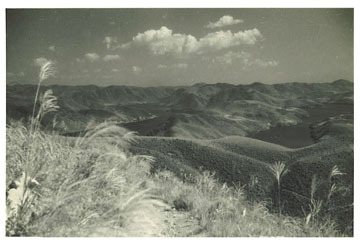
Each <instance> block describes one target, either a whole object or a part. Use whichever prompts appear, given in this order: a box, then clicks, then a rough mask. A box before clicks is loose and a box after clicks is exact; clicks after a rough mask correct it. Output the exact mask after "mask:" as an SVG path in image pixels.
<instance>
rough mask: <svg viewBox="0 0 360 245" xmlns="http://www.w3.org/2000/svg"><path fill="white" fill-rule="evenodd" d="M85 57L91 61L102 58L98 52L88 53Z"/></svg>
mask: <svg viewBox="0 0 360 245" xmlns="http://www.w3.org/2000/svg"><path fill="white" fill-rule="evenodd" d="M84 57H85V59H86V60H88V61H90V62H95V61H97V60H99V59H100V56H99V55H98V54H97V53H87V54H85V56H84Z"/></svg>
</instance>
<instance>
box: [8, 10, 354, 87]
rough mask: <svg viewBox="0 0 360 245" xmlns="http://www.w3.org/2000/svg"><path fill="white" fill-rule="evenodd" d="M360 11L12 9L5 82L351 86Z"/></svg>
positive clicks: (10, 11)
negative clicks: (42, 74)
mask: <svg viewBox="0 0 360 245" xmlns="http://www.w3.org/2000/svg"><path fill="white" fill-rule="evenodd" d="M353 46H354V41H353V9H312V8H308V9H259V8H258V9H256V8H254V9H241V8H231V9H204V8H203V9H190V8H189V9H40V10H39V9H37V10H36V9H24V10H21V9H7V11H6V73H7V74H6V78H7V84H14V83H26V84H32V83H37V74H38V72H39V69H40V67H41V66H42V65H43V64H44V63H45V62H47V61H49V60H52V61H54V62H56V68H57V71H58V72H57V76H56V77H55V78H50V79H48V80H47V81H45V83H46V84H59V85H90V84H94V85H98V86H109V85H132V86H145V87H150V86H179V85H192V84H195V83H232V84H249V83H253V82H262V83H266V84H273V83H284V82H332V81H334V80H337V79H346V80H350V81H353V69H354V65H353V58H354V54H353V53H354V48H353Z"/></svg>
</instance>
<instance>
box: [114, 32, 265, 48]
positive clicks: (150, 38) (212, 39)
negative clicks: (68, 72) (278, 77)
mask: <svg viewBox="0 0 360 245" xmlns="http://www.w3.org/2000/svg"><path fill="white" fill-rule="evenodd" d="M261 37H262V35H261V33H260V31H259V30H258V29H256V28H254V29H251V30H245V31H239V32H236V33H232V32H231V31H218V32H211V33H208V34H207V35H206V36H204V37H202V38H199V39H197V38H195V37H194V36H192V35H186V34H180V33H173V31H172V30H171V29H168V28H167V27H165V26H163V27H161V28H160V29H159V30H148V31H145V32H143V33H139V34H137V35H136V36H135V37H134V38H133V40H132V41H131V42H129V43H126V44H123V45H121V47H122V48H129V47H131V46H144V47H147V48H148V49H149V50H150V52H151V53H152V54H153V55H165V54H172V55H186V54H193V53H197V54H201V53H204V52H206V51H211V50H221V49H226V48H229V47H233V46H241V45H254V44H255V43H256V42H257V41H258V40H259V39H261Z"/></svg>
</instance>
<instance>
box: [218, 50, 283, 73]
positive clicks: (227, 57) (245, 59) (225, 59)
mask: <svg viewBox="0 0 360 245" xmlns="http://www.w3.org/2000/svg"><path fill="white" fill-rule="evenodd" d="M216 60H217V61H218V62H220V63H222V64H226V65H230V64H232V63H233V62H235V61H236V62H237V63H240V64H241V65H242V67H243V68H244V69H249V68H252V67H255V68H267V67H275V66H278V65H279V62H278V61H276V60H263V59H260V58H254V57H253V56H252V55H251V54H250V53H248V52H244V51H241V52H233V51H229V52H227V53H225V54H224V55H221V56H218V57H216Z"/></svg>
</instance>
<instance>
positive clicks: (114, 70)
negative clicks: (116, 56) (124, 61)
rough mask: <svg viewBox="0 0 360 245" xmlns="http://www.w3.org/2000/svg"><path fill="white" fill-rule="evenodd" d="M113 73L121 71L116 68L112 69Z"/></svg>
mask: <svg viewBox="0 0 360 245" xmlns="http://www.w3.org/2000/svg"><path fill="white" fill-rule="evenodd" d="M111 71H112V72H118V71H119V70H118V69H116V68H113V69H111Z"/></svg>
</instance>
